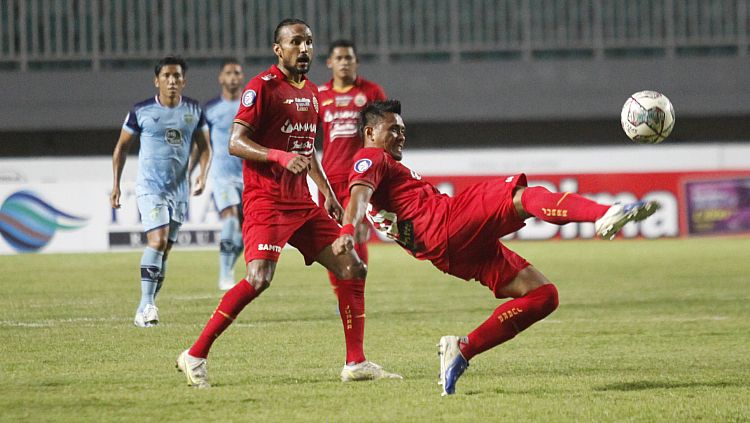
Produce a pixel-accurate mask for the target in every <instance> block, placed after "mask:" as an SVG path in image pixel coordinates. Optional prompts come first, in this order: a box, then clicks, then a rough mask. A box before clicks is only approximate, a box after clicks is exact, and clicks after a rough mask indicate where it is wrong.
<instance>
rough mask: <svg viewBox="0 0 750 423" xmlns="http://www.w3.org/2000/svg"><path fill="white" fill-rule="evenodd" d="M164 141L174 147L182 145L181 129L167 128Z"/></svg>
mask: <svg viewBox="0 0 750 423" xmlns="http://www.w3.org/2000/svg"><path fill="white" fill-rule="evenodd" d="M164 141H166V142H167V143H169V144H172V145H180V144H182V133H181V132H180V130H179V129H174V128H167V130H166V131H165V132H164Z"/></svg>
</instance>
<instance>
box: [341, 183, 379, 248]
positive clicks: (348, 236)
mask: <svg viewBox="0 0 750 423" xmlns="http://www.w3.org/2000/svg"><path fill="white" fill-rule="evenodd" d="M372 192H373V190H372V188H371V187H369V186H367V185H359V184H357V185H352V187H351V188H350V190H349V204H348V205H347V206H346V210H345V211H344V217H343V218H342V219H341V224H342V225H343V226H342V227H341V232H340V233H339V237H338V238H337V239H336V241H334V242H333V253H334V254H345V253H346V252H347V251H351V250H353V249H354V229H355V225H354V222H361V221H362V219H363V218H364V217H365V213H367V205H368V204H369V203H370V198H372Z"/></svg>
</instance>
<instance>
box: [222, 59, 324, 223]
mask: <svg viewBox="0 0 750 423" xmlns="http://www.w3.org/2000/svg"><path fill="white" fill-rule="evenodd" d="M317 95H318V89H317V87H316V86H315V85H314V84H313V83H312V82H310V81H309V80H308V79H307V78H305V77H303V79H302V81H301V82H300V84H294V83H292V82H290V81H288V80H287V78H286V76H285V75H284V73H283V72H281V70H279V68H278V67H277V66H276V65H274V66H271V68H270V69H268V70H267V71H265V72H262V73H260V74H258V75H256V76H255V77H254V78H253V79H251V80H250V82H248V83H247V85H246V86H245V90H244V91H243V93H242V99H241V101H240V108H239V111H238V112H237V115H236V116H235V118H234V122H235V123H238V124H240V125H244V126H246V127H248V128H251V129H252V130H253V131H254V133H253V135H252V137H251V139H252V140H253V141H255V142H256V143H258V144H260V145H262V146H264V147H267V148H273V149H277V150H282V151H289V152H292V153H296V154H301V155H304V156H308V157H311V156H312V155H313V154H314V149H315V146H314V143H315V133H316V131H317V123H318V99H317ZM242 174H243V178H244V183H245V189H244V192H243V197H244V198H245V200H246V201H248V202H250V203H251V204H252V205H253V206H262V207H272V208H275V209H287V210H288V209H297V208H307V207H310V206H311V205H312V206H315V203H313V201H312V198H311V196H310V190H309V188H308V186H307V173H306V172H302V173H300V174H297V175H295V174H293V173H292V172H290V171H288V170H286V169H285V168H284V167H282V166H280V165H279V164H277V163H271V162H267V163H261V162H252V161H249V160H245V161H244V163H243V171H242Z"/></svg>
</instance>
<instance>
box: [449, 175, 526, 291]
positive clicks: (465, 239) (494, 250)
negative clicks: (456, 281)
mask: <svg viewBox="0 0 750 423" xmlns="http://www.w3.org/2000/svg"><path fill="white" fill-rule="evenodd" d="M519 186H526V175H524V174H518V175H514V176H509V177H507V178H503V179H491V180H488V181H485V182H481V183H479V184H476V185H473V186H471V187H470V188H468V189H467V190H465V191H463V192H462V193H461V194H459V195H458V196H456V197H453V198H452V199H451V203H450V215H449V218H448V251H447V256H448V263H447V264H448V270H447V273H450V274H451V275H454V276H457V277H459V278H461V279H465V280H471V279H476V280H477V281H479V282H480V283H481V284H482V285H484V286H486V287H488V288H489V289H490V290H491V291H492V292H493V293H494V294H495V297H497V298H500V297H501V296H500V294H498V291H499V290H500V289H501V288H503V287H504V286H505V285H507V284H508V283H510V282H511V281H512V280H513V279H514V278H515V277H516V275H518V272H520V271H521V270H523V269H524V268H526V267H527V266H529V262H527V261H526V260H525V259H524V258H523V257H521V256H519V255H518V254H516V253H514V252H513V251H511V250H509V249H508V248H507V247H505V246H504V245H503V244H502V243H500V241H499V238H500V237H503V236H505V235H508V234H510V233H513V232H516V231H517V230H519V229H521V228H523V227H524V226H525V223H524V221H523V220H522V219H521V218H520V217H519V216H518V213H517V212H516V209H515V207H514V206H513V193H514V191H515V190H516V188H517V187H519Z"/></svg>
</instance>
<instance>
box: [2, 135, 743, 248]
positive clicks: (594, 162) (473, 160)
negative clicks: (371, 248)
mask: <svg viewBox="0 0 750 423" xmlns="http://www.w3.org/2000/svg"><path fill="white" fill-rule="evenodd" d="M404 164H406V165H407V166H409V167H410V168H412V169H414V170H416V171H417V172H419V173H421V174H422V175H425V176H429V175H462V176H463V175H468V176H470V175H476V176H480V175H507V174H514V173H519V172H525V173H528V174H587V173H623V172H644V173H651V172H671V171H711V170H739V171H747V170H750V143H744V144H702V145H691V146H686V147H683V146H679V145H669V144H668V143H667V144H664V145H657V146H638V145H624V146H623V147H608V148H559V149H551V148H545V149H482V150H447V151H438V150H419V151H408V150H407V151H406V152H405V155H404ZM137 165H138V160H137V158H136V157H133V156H131V157H129V158H128V161H127V163H126V166H125V170H124V173H123V183H122V189H123V195H122V204H123V206H122V208H121V209H120V210H118V211H116V212H114V211H113V210H112V209H111V208H110V207H109V201H108V198H109V193H110V190H111V186H112V164H111V158H109V157H94V158H91V157H86V158H55V157H40V158H31V159H28V158H24V159H0V207H2V204H4V203H5V201H6V199H7V198H8V197H9V196H10V195H12V194H13V193H15V192H18V191H21V190H30V191H33V192H35V193H36V194H38V195H39V196H40V197H41V198H43V199H44V200H45V201H47V202H48V203H49V204H51V205H53V206H54V207H55V208H57V209H59V210H61V211H63V212H66V213H68V214H71V215H75V216H78V217H82V218H85V219H86V221H85V226H83V227H81V228H80V229H75V230H58V231H56V232H55V234H54V236H53V237H52V239H51V240H50V242H49V243H48V244H47V245H46V246H45V247H44V248H43V249H41V251H43V252H60V251H105V250H109V249H111V248H112V247H111V246H110V242H109V234H110V233H111V232H131V233H138V232H140V231H142V228H141V225H140V220H139V216H138V209H137V207H136V203H135V194H134V188H135V187H134V184H135V178H136V174H137ZM210 188H211V187H210V186H209V187H208V190H207V192H206V193H204V194H203V195H202V196H199V197H192V198H191V204H190V220H189V221H188V222H187V223H186V224H185V225H184V226H183V229H184V230H185V231H184V232H185V233H186V234H188V233H189V232H192V233H193V236H194V237H195V236H196V234H198V235H197V236H199V237H203V238H201V239H199V240H197V241H196V240H195V239H193V240H192V242H184V243H186V244H193V245H201V244H202V243H203V245H206V244H208V243H209V237H208V234H209V233H215V231H216V230H218V229H219V225H218V220H219V219H218V214H217V212H216V210H215V209H214V206H213V203H212V201H211V198H210V192H211V190H210ZM0 217H2V216H0ZM0 220H1V219H0ZM0 223H2V222H0ZM201 234H204V235H201ZM186 236H187V235H186ZM201 240H202V241H201ZM184 241H188V240H187V239H185V240H184ZM139 246H140V245H139V241H137V240H135V238H134V239H133V242H132V243H131V244H130V245H129V247H139ZM13 253H16V250H14V249H13V248H12V247H11V246H10V245H9V244H8V242H6V240H5V239H0V254H13Z"/></svg>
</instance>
